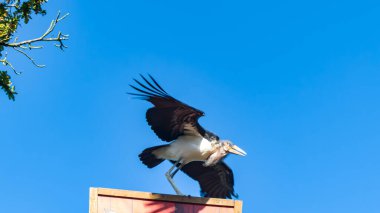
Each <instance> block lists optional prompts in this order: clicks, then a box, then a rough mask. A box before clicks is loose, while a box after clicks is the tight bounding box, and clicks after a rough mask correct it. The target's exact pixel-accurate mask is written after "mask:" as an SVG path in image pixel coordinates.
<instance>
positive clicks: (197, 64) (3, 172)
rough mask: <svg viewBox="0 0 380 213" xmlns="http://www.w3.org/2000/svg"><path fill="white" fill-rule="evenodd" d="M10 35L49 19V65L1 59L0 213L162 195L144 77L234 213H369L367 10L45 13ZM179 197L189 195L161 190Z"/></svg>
mask: <svg viewBox="0 0 380 213" xmlns="http://www.w3.org/2000/svg"><path fill="white" fill-rule="evenodd" d="M46 9H47V10H48V15H46V16H45V17H36V18H34V19H33V20H32V22H31V23H30V25H27V26H23V27H22V28H20V29H19V33H20V38H19V39H20V40H21V39H27V38H33V37H36V36H39V35H41V33H42V32H43V31H44V30H45V29H46V28H47V26H48V25H49V22H50V20H51V19H53V18H54V17H55V15H56V11H58V10H62V12H63V13H64V12H70V16H69V17H68V18H67V19H65V20H64V21H63V22H62V23H59V25H58V29H61V30H62V31H63V32H64V33H68V34H70V40H69V41H68V42H66V44H67V45H68V46H69V48H68V49H66V50H65V51H64V52H61V51H59V50H58V49H57V48H55V47H53V45H52V44H44V45H45V48H44V50H35V51H33V52H31V55H32V56H33V57H34V58H35V59H36V60H37V62H38V63H42V64H46V65H47V67H46V68H44V69H38V68H36V67H34V66H33V65H32V64H31V63H30V62H29V61H28V60H27V59H26V58H24V57H23V56H21V55H19V54H15V53H14V52H12V51H11V50H9V56H8V58H9V60H10V61H11V62H13V64H14V66H15V67H16V68H17V69H18V70H19V71H23V74H22V75H20V76H14V77H13V80H14V83H15V84H16V90H17V91H18V92H19V95H17V97H16V101H15V102H12V101H8V100H7V98H6V96H5V95H4V94H1V95H0V105H1V107H0V118H1V122H0V133H1V138H0V146H1V148H0V151H1V155H0V186H1V193H0V204H1V210H0V211H1V212H55V213H58V212H86V211H88V192H89V187H90V186H95V187H111V188H122V189H129V190H139V191H152V192H159V193H173V190H172V189H171V187H170V185H169V183H168V182H167V181H166V179H165V176H164V173H165V172H166V170H167V169H168V168H169V163H164V164H162V165H160V166H159V167H157V168H154V169H151V170H149V169H147V168H146V167H145V166H143V165H142V164H141V163H140V162H139V160H138V158H137V155H138V154H139V153H140V152H141V151H142V150H143V149H144V148H146V147H149V146H154V145H159V144H163V143H162V142H160V140H159V139H158V138H157V137H156V136H155V135H154V133H153V132H152V131H151V130H150V128H149V127H148V125H147V124H146V122H145V119H144V115H145V110H146V109H147V108H148V107H149V106H150V105H149V103H146V102H142V101H137V100H133V99H131V98H130V97H129V96H128V95H126V94H125V93H126V92H127V91H131V89H130V88H129V87H128V84H130V83H132V78H137V77H138V74H139V73H142V74H146V73H150V74H152V75H153V76H155V77H156V78H157V79H158V81H159V82H160V83H161V85H163V86H164V88H165V89H166V90H167V91H168V92H169V93H170V94H171V95H173V96H174V97H176V98H178V99H179V100H182V101H183V102H185V103H188V104H190V105H192V106H194V107H197V108H199V109H201V110H203V111H205V112H206V117H204V118H202V119H201V120H200V123H201V124H202V125H203V126H204V127H206V128H207V129H209V130H211V131H213V132H215V133H217V134H218V135H219V136H220V137H221V138H225V139H230V140H232V141H233V142H234V143H236V144H237V145H239V146H240V147H241V148H243V149H244V150H245V151H247V152H248V156H246V157H239V156H230V157H229V158H227V159H226V162H227V163H228V164H229V165H230V166H231V167H232V168H233V171H234V173H235V180H236V185H235V186H236V187H235V190H236V192H237V193H238V194H239V195H240V199H242V200H244V210H245V212H253V213H266V212H267V213H273V212H276V213H277V212H290V213H297V212H299V213H304V212H308V213H312V212H315V213H317V212H318V213H319V212H379V211H380V202H379V197H380V181H379V180H380V164H379V161H380V155H379V151H380V144H379V142H380V131H379V130H380V110H379V108H380V98H379V92H380V84H379V83H380V70H379V68H380V60H379V59H380V28H379V24H380V13H379V9H380V4H379V3H378V1H324V0H322V1H315V2H314V1H312V2H310V1H288V2H284V1H265V2H262V1H261V2H252V1H246V2H245V1H230V2H228V1H197V0H195V1H187V2H183V1H182V2H179V1H146V0H143V1H119V2H115V1H110V2H108V3H105V1H99V0H94V1H72V0H71V1H49V3H48V4H47V5H46ZM175 180H176V182H177V184H178V185H179V186H180V188H181V189H182V191H183V192H185V193H186V194H191V195H199V187H198V185H197V183H196V182H194V181H192V180H191V179H189V178H188V177H187V176H185V175H183V174H179V175H178V176H176V178H175Z"/></svg>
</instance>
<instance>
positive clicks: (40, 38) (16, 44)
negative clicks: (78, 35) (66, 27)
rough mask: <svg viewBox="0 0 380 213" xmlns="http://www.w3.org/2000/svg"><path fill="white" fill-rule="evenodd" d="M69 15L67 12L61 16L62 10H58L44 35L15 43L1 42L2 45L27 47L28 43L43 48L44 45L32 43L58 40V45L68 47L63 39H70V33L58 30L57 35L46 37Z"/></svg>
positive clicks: (30, 46) (31, 47)
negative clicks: (66, 33) (65, 33)
mask: <svg viewBox="0 0 380 213" xmlns="http://www.w3.org/2000/svg"><path fill="white" fill-rule="evenodd" d="M68 15H69V13H67V14H65V15H64V16H62V17H60V16H61V12H58V14H57V17H56V18H55V19H54V20H52V21H51V22H50V26H49V28H48V29H47V30H46V32H45V33H44V34H43V35H42V36H40V37H38V38H35V39H30V40H25V41H21V42H14V43H0V45H2V46H5V47H21V48H23V49H24V48H25V46H24V45H28V48H29V49H35V48H42V47H40V46H38V47H36V46H32V45H31V44H32V43H36V42H41V41H58V42H59V45H58V47H59V48H60V49H63V48H66V46H65V45H63V40H68V39H69V35H64V34H62V33H61V32H58V35H57V37H48V38H46V37H47V36H48V35H49V34H50V33H51V32H53V30H54V28H55V26H56V25H57V23H58V22H59V21H61V20H63V19H64V18H66V17H67V16H68ZM56 46H57V45H56ZM25 49H26V48H25Z"/></svg>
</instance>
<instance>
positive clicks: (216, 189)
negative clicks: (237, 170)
mask: <svg viewBox="0 0 380 213" xmlns="http://www.w3.org/2000/svg"><path fill="white" fill-rule="evenodd" d="M181 170H182V171H183V172H184V173H186V174H187V175H188V176H190V177H191V178H192V179H194V180H196V181H198V182H199V186H200V187H201V194H202V196H204V197H214V198H231V197H232V196H233V197H237V195H236V194H235V192H234V174H233V173H232V170H231V169H230V168H229V167H228V166H227V164H226V163H224V162H223V161H220V162H219V163H217V164H216V165H214V166H208V167H206V166H203V162H201V161H193V162H190V163H188V164H186V165H185V166H184V167H183V168H182V169H181Z"/></svg>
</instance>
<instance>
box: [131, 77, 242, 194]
mask: <svg viewBox="0 0 380 213" xmlns="http://www.w3.org/2000/svg"><path fill="white" fill-rule="evenodd" d="M141 78H142V80H143V81H141V82H144V83H141V82H140V81H138V80H136V79H134V81H135V82H136V83H137V85H136V86H133V85H130V86H131V87H132V88H133V89H135V90H136V91H137V93H129V94H131V95H134V96H135V97H137V98H139V99H143V100H147V101H149V102H151V103H152V104H153V105H154V106H153V107H152V108H150V109H148V110H147V112H146V120H147V122H148V124H149V125H150V127H151V129H152V130H153V131H154V132H155V133H156V135H157V136H158V137H159V138H160V139H161V140H163V141H166V142H170V144H167V145H161V146H154V147H150V148H147V149H145V150H144V151H143V152H142V153H141V154H140V155H139V158H140V160H141V161H142V163H143V164H145V165H146V166H147V167H148V168H153V167H155V166H157V165H158V164H160V163H161V162H163V161H164V160H169V161H170V162H172V163H173V166H172V167H171V168H170V169H169V170H168V171H167V172H166V174H165V175H166V177H167V179H168V181H169V182H170V184H171V185H172V187H173V189H174V190H175V192H176V193H177V194H178V195H182V193H181V191H180V190H179V189H178V187H177V186H176V184H175V183H174V181H173V177H174V175H175V174H176V173H177V172H178V171H179V170H181V171H182V172H184V173H185V174H187V175H188V176H190V177H191V178H192V179H194V180H196V181H198V182H199V185H200V188H201V194H202V196H204V197H216V198H231V196H234V197H236V196H237V195H236V194H235V192H234V177H233V173H232V170H231V169H230V168H229V167H228V166H227V164H226V163H224V162H223V159H224V158H225V157H226V156H227V155H228V154H229V153H233V154H237V155H241V156H245V155H246V152H245V151H243V150H242V149H240V148H239V147H237V146H236V145H234V144H233V143H231V141H228V140H220V139H219V137H218V136H217V135H215V134H213V133H211V132H209V131H207V130H206V129H204V128H203V127H202V126H201V125H200V124H199V123H198V119H199V118H200V117H202V116H203V115H204V113H203V112H202V111H200V110H198V109H195V108H194V107H191V106H189V105H187V104H185V103H183V102H181V101H179V100H177V99H175V98H173V97H172V96H170V95H169V94H168V93H167V92H166V91H165V90H164V89H163V88H162V87H161V86H160V85H159V84H158V83H157V81H156V80H155V79H154V78H153V77H152V76H150V75H149V78H147V77H144V76H143V75H141Z"/></svg>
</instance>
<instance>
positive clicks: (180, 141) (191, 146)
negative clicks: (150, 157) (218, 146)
mask: <svg viewBox="0 0 380 213" xmlns="http://www.w3.org/2000/svg"><path fill="white" fill-rule="evenodd" d="M212 151H213V147H212V144H211V142H210V141H208V140H207V139H205V138H203V137H201V136H193V135H183V136H180V137H178V138H177V139H176V140H175V141H174V142H172V143H171V144H170V145H169V146H166V147H162V148H160V149H157V150H154V151H153V154H154V155H155V156H157V158H161V159H168V160H173V161H182V163H185V164H186V163H189V162H191V161H206V160H207V159H208V157H209V156H210V155H211V153H212Z"/></svg>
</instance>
